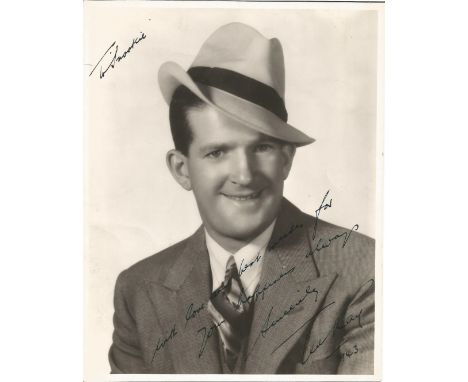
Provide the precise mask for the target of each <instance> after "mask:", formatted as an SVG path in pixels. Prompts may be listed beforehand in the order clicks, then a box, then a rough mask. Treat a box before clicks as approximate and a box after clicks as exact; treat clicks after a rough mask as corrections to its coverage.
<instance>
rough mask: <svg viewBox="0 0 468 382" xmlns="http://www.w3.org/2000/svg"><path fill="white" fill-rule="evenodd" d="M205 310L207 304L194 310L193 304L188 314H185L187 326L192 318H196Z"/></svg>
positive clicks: (188, 309) (189, 307)
mask: <svg viewBox="0 0 468 382" xmlns="http://www.w3.org/2000/svg"><path fill="white" fill-rule="evenodd" d="M203 309H205V304H201V305H200V306H199V307H198V308H195V309H194V308H193V303H191V304H190V305H189V306H188V308H187V312H186V313H185V326H186V327H187V322H189V321H190V320H191V319H192V318H195V317H196V316H197V314H198V313H200V311H201V310H203Z"/></svg>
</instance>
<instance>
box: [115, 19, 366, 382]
mask: <svg viewBox="0 0 468 382" xmlns="http://www.w3.org/2000/svg"><path fill="white" fill-rule="evenodd" d="M159 84H160V88H161V91H162V93H163V95H164V98H165V100H166V101H167V102H168V104H169V105H170V108H169V118H170V124H171V131H172V135H173V138H174V143H175V149H173V150H170V151H169V152H168V154H167V165H168V168H169V170H170V171H171V173H172V175H173V177H174V178H175V180H176V181H177V182H178V183H179V184H180V185H181V186H182V187H183V188H184V189H186V190H191V191H193V194H194V196H195V200H196V203H197V206H198V210H199V213H200V216H201V219H202V221H203V225H202V226H201V227H200V228H199V229H198V230H197V231H196V232H195V233H194V234H193V235H192V236H191V237H189V238H187V239H185V240H183V241H181V242H179V243H177V244H175V245H173V246H171V247H170V248H167V249H165V250H163V251H162V252H160V253H157V254H156V255H153V256H151V257H149V258H147V259H144V260H142V261H141V262H139V263H137V264H135V265H133V266H132V267H130V268H129V269H127V270H125V271H124V272H122V273H121V274H120V275H119V277H118V279H117V283H116V290H115V298H114V304H115V314H114V327H115V330H114V335H113V344H112V346H111V349H110V352H109V359H110V364H111V370H112V372H113V373H138V374H140V373H210V374H213V373H247V374H253V373H267V374H273V373H288V374H293V373H307V374H373V346H374V345H373V337H374V336H373V333H374V241H373V240H372V239H370V238H367V237H365V236H363V235H361V234H359V233H357V232H355V231H356V230H357V229H358V225H355V226H354V227H352V228H351V229H349V228H340V227H337V226H334V225H331V224H329V223H326V222H323V221H321V220H318V219H317V218H316V217H318V215H319V214H320V211H322V210H323V209H325V208H328V207H331V199H327V195H326V196H325V198H324V201H323V203H322V205H321V206H320V208H318V209H317V211H316V217H312V216H309V215H306V214H304V213H302V212H301V211H300V210H299V209H297V208H296V207H295V206H294V205H292V204H291V203H290V202H289V201H287V200H286V199H285V198H284V197H283V185H284V181H285V180H286V178H287V177H288V174H289V171H290V169H291V166H292V163H293V159H294V154H295V150H296V147H300V146H304V145H307V144H310V143H312V142H313V141H314V140H313V139H312V138H310V137H308V136H307V135H305V134H304V133H302V132H301V131H299V130H297V129H295V128H294V127H292V126H290V125H288V124H287V111H286V108H285V104H284V59H283V53H282V48H281V44H280V42H279V41H278V40H277V39H271V40H270V39H267V38H265V37H264V36H263V35H261V34H260V33H259V32H257V31H256V30H254V29H253V28H251V27H249V26H247V25H244V24H240V23H232V24H228V25H225V26H223V27H221V28H219V29H218V30H216V31H215V32H214V33H213V34H212V35H211V36H210V37H209V38H208V40H207V41H206V42H205V43H204V45H203V46H202V47H201V49H200V52H199V54H198V56H197V57H196V58H195V61H194V62H193V64H192V66H191V68H190V69H189V70H188V72H185V71H184V70H183V69H182V68H181V67H179V66H178V65H177V64H175V63H166V64H164V65H162V67H161V68H160V71H159Z"/></svg>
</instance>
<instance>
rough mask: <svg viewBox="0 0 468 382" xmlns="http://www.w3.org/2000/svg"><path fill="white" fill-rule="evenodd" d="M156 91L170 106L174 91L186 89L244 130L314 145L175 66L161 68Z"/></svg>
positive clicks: (260, 110)
mask: <svg viewBox="0 0 468 382" xmlns="http://www.w3.org/2000/svg"><path fill="white" fill-rule="evenodd" d="M158 81H159V87H160V89H161V92H162V94H163V97H164V99H165V101H166V102H167V104H168V105H169V104H170V103H171V99H172V95H173V94H174V91H175V90H176V89H177V87H179V86H180V85H184V86H186V87H187V88H188V89H189V90H190V91H191V92H193V93H194V94H195V95H196V96H197V97H199V98H200V99H201V100H202V101H204V102H206V103H207V104H208V105H210V106H212V107H213V108H215V109H216V110H218V111H219V112H221V113H223V114H225V115H226V116H228V117H230V118H232V119H234V120H236V121H238V122H240V123H242V124H243V125H244V126H246V127H248V128H251V129H253V130H256V131H258V132H260V133H262V134H265V135H268V136H271V137H274V138H276V139H279V140H282V141H285V142H289V143H292V144H294V145H296V146H305V145H308V144H310V143H313V142H314V141H315V139H314V138H311V137H309V136H308V135H306V134H304V133H303V132H302V131H300V130H298V129H296V128H295V127H293V126H291V125H289V124H288V123H286V122H284V121H283V120H282V119H280V118H279V117H277V116H276V115H275V114H274V113H272V112H270V111H269V110H267V109H265V108H263V107H261V106H259V105H257V104H255V103H253V102H250V101H247V100H245V99H243V98H240V97H238V96H235V95H233V94H231V93H228V92H225V91H223V90H221V89H218V88H215V87H212V86H206V85H202V84H199V83H196V82H195V81H193V80H192V78H191V77H190V76H189V75H188V74H187V72H186V71H185V70H184V69H183V68H182V67H181V66H179V65H178V64H176V63H175V62H166V63H164V64H163V65H161V68H160V69H159V73H158Z"/></svg>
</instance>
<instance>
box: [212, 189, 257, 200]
mask: <svg viewBox="0 0 468 382" xmlns="http://www.w3.org/2000/svg"><path fill="white" fill-rule="evenodd" d="M261 193H262V190H260V191H257V192H252V193H250V194H240V195H239V194H237V195H236V194H225V193H223V192H222V193H221V194H222V195H224V196H225V197H226V198H229V199H231V200H236V201H239V202H243V201H246V200H252V199H257V198H258V197H259V196H260V194H261Z"/></svg>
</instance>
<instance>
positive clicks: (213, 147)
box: [199, 142, 232, 152]
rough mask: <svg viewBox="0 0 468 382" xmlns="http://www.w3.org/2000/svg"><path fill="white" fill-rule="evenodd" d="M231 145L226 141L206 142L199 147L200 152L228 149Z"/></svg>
mask: <svg viewBox="0 0 468 382" xmlns="http://www.w3.org/2000/svg"><path fill="white" fill-rule="evenodd" d="M231 147H232V145H229V144H227V143H216V142H213V143H208V144H207V145H204V146H201V147H200V150H199V151H200V152H208V151H214V150H228V149H230V148H231Z"/></svg>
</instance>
